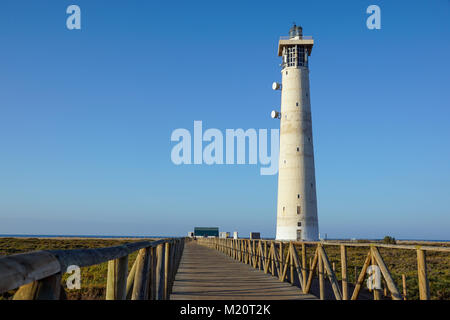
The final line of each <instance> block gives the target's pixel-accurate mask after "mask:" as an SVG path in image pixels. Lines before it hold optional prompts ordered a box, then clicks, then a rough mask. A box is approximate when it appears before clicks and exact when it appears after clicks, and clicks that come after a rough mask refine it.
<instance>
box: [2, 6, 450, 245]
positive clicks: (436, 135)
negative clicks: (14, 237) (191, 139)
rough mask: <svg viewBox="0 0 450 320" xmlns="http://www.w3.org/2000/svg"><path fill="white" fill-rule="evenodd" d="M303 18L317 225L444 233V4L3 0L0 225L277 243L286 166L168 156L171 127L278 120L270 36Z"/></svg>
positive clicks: (449, 178)
mask: <svg viewBox="0 0 450 320" xmlns="http://www.w3.org/2000/svg"><path fill="white" fill-rule="evenodd" d="M70 4H76V5H79V6H80V7H81V11H82V13H81V16H82V29H81V30H72V31H70V30H68V29H67V28H66V18H67V17H68V15H67V14H66V8H67V7H68V6H69V5H70ZM371 4H376V5H379V6H380V8H381V27H382V28H381V30H369V29H367V27H366V19H367V17H368V16H369V15H368V14H366V8H367V7H368V6H369V5H371ZM294 21H295V22H296V23H297V24H298V25H301V26H302V27H303V30H304V34H305V35H312V36H313V37H314V38H315V46H314V49H313V52H312V56H311V59H310V81H311V106H312V116H313V134H314V143H315V158H316V177H317V197H318V209H319V228H320V232H321V234H322V235H324V234H325V233H326V234H327V235H328V237H329V238H342V237H347V238H348V237H357V238H380V237H383V236H385V235H391V236H394V237H396V238H415V239H447V240H449V239H450V108H449V107H450V81H449V80H450V62H449V58H450V41H449V39H450V2H449V1H448V0H433V1H378V0H373V1H363V0H359V1H331V0H330V1H317V0H315V1H312V0H310V1H302V0H295V1H284V0H281V1H267V2H265V1H211V0H209V1H137V0H136V1H130V0H127V1H125V0H122V1H100V0H97V1H84V0H71V1H63V0H54V1H44V0H41V1H19V0H2V1H1V3H0V41H1V43H0V137H1V139H0V234H23V233H25V234H90V235H172V236H176V235H185V234H186V232H187V231H191V230H192V229H193V227H194V226H219V227H220V229H221V231H230V232H232V231H235V230H237V231H239V232H240V234H241V235H243V236H248V233H249V232H250V231H260V232H261V233H262V236H264V237H273V236H274V235H275V224H276V193H277V176H276V175H274V176H261V175H260V174H259V172H260V171H259V170H260V167H259V166H258V165H213V166H208V165H197V166H194V165H190V166H188V165H181V166H176V165H174V164H173V163H172V161H171V159H170V152H171V149H172V147H173V146H174V143H173V142H171V141H170V136H171V133H172V131H173V130H174V129H176V128H187V129H189V130H193V129H192V128H193V122H194V120H202V121H203V126H204V129H206V128H218V129H220V130H223V131H225V129H227V128H231V129H234V128H243V129H248V128H278V127H279V121H277V120H273V119H271V118H270V116H269V113H270V111H271V110H272V109H277V108H279V104H280V95H279V92H274V91H272V90H271V83H272V82H273V81H280V78H281V77H280V67H279V64H280V58H279V57H277V41H278V38H279V36H283V35H287V33H288V30H289V28H290V26H291V24H292V22H294Z"/></svg>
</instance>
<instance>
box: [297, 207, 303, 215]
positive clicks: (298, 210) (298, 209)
mask: <svg viewBox="0 0 450 320" xmlns="http://www.w3.org/2000/svg"><path fill="white" fill-rule="evenodd" d="M301 211H302V210H301V208H300V206H297V214H300V212H301Z"/></svg>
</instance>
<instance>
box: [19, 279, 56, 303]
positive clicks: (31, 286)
mask: <svg viewBox="0 0 450 320" xmlns="http://www.w3.org/2000/svg"><path fill="white" fill-rule="evenodd" d="M60 296H61V273H57V274H55V275H52V276H50V277H47V278H44V279H41V280H38V281H33V282H31V283H28V284H25V285H23V286H21V287H20V288H19V289H18V290H17V291H16V293H15V294H14V296H13V300H59V298H60Z"/></svg>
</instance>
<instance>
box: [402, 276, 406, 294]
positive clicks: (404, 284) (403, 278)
mask: <svg viewBox="0 0 450 320" xmlns="http://www.w3.org/2000/svg"><path fill="white" fill-rule="evenodd" d="M402 285H403V300H406V276H405V274H402Z"/></svg>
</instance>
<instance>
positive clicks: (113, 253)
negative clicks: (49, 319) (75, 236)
mask: <svg viewBox="0 0 450 320" xmlns="http://www.w3.org/2000/svg"><path fill="white" fill-rule="evenodd" d="M167 241H169V242H170V241H171V240H156V241H140V242H130V243H126V244H123V245H119V246H114V247H106V248H92V249H73V250H46V252H48V253H50V254H52V255H53V256H55V258H56V259H58V261H59V263H60V264H61V270H65V269H67V267H68V266H70V265H77V266H79V267H87V266H92V265H95V264H100V263H103V262H107V261H109V260H113V259H119V258H122V257H124V256H127V255H129V254H130V253H133V252H135V251H137V250H139V249H143V248H152V247H156V246H158V245H159V244H161V243H166V242H167ZM0 259H1V258H0ZM0 261H1V260H0Z"/></svg>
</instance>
